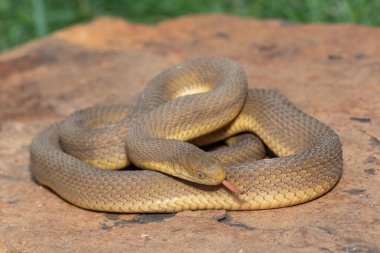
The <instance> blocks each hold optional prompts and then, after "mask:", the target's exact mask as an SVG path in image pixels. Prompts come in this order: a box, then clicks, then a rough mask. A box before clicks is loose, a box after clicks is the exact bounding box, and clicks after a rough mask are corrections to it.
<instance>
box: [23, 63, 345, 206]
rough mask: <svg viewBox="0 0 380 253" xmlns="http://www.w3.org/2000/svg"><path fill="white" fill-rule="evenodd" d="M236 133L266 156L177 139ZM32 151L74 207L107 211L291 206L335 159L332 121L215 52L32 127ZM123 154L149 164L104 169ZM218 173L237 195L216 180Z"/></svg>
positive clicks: (327, 174) (35, 169)
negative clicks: (131, 98)
mask: <svg viewBox="0 0 380 253" xmlns="http://www.w3.org/2000/svg"><path fill="white" fill-rule="evenodd" d="M244 132H252V133H255V134H256V135H257V136H258V137H259V138H260V139H261V140H262V141H263V142H264V143H265V145H266V148H267V149H268V150H270V152H271V153H272V154H273V155H274V157H273V158H266V159H261V160H255V161H252V160H250V161H243V162H242V161H240V162H236V163H231V162H230V161H229V160H228V159H226V160H223V158H221V159H217V158H215V157H214V156H213V155H210V154H208V153H206V152H204V151H202V150H201V149H199V148H197V147H196V146H195V145H192V144H189V143H187V142H185V141H190V142H191V143H193V144H196V145H204V144H209V142H210V140H212V141H219V140H222V139H224V138H226V137H229V136H233V135H234V134H237V133H244ZM30 153H31V170H32V173H33V175H34V177H35V178H36V179H37V181H38V182H40V183H41V184H43V185H46V186H48V187H49V188H51V189H53V190H54V191H55V192H56V193H57V194H59V195H60V196H61V197H63V198H64V199H66V200H67V201H69V202H71V203H73V204H75V205H77V206H80V207H83V208H87V209H92V210H99V211H111V212H137V213H141V212H177V211H181V210H187V209H191V210H197V209H226V210H253V209H266V208H276V207H284V206H290V205H295V204H299V203H303V202H306V201H309V200H312V199H315V198H317V197H319V196H321V195H323V194H324V193H326V192H327V191H329V190H330V189H331V188H332V187H333V186H334V185H335V184H336V183H337V181H338V180H339V178H340V175H341V173H342V167H343V161H342V147H341V142H340V139H339V137H338V136H337V134H336V133H335V132H334V131H333V130H332V129H331V128H329V127H328V126H326V125H325V124H323V123H321V122H319V121H318V120H316V119H314V118H312V117H310V116H308V115H307V114H305V113H303V112H302V111H300V110H299V109H297V108H296V107H295V106H294V105H292V104H291V103H290V102H289V101H288V100H287V99H285V98H284V97H282V96H281V95H279V94H278V93H276V92H274V91H271V90H261V89H255V90H247V82H246V77H245V74H244V71H243V70H242V69H241V67H240V66H239V65H238V64H236V63H234V62H231V61H229V60H226V59H223V58H201V59H198V60H194V61H190V62H187V63H183V64H179V65H177V66H175V67H173V68H171V69H169V70H166V71H164V72H162V73H161V74H160V75H158V76H157V77H156V78H154V79H153V80H152V81H151V82H150V83H149V84H148V86H147V88H146V89H145V90H144V92H143V93H142V94H141V95H140V97H139V99H138V102H137V105H136V106H134V107H126V106H108V107H95V108H92V109H87V110H83V111H79V112H77V113H74V114H73V115H71V116H69V117H68V118H67V119H65V120H63V121H62V122H58V123H54V124H52V125H51V126H49V127H48V128H47V129H45V130H43V131H42V132H40V133H39V134H37V135H36V137H35V138H34V139H33V141H32V144H31V147H30ZM68 153H70V154H68ZM222 153H223V152H222ZM258 153H260V152H258ZM260 155H261V156H262V155H263V154H260ZM260 155H259V156H260ZM82 160H84V161H86V162H84V161H82ZM131 162H132V163H133V164H135V165H138V166H139V167H142V168H147V169H151V170H107V169H119V168H122V167H124V166H126V165H129V164H130V163H131ZM91 164H92V165H91ZM93 165H95V166H96V167H99V168H96V167H94V166H93ZM161 172H165V173H169V174H170V175H172V176H168V175H164V174H162V173H161ZM173 176H174V177H173ZM225 177H226V178H227V180H228V181H229V182H230V183H231V184H233V185H234V186H236V187H237V188H239V189H244V190H246V192H245V194H243V195H235V194H233V193H232V192H230V191H229V190H227V189H226V188H225V187H223V186H222V185H220V183H221V182H222V181H223V180H224V179H225ZM187 180H190V181H193V182H190V181H187Z"/></svg>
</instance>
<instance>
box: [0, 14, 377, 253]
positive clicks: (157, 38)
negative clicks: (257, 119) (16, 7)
mask: <svg viewBox="0 0 380 253" xmlns="http://www.w3.org/2000/svg"><path fill="white" fill-rule="evenodd" d="M379 42H380V29H378V28H367V27H362V26H353V25H313V24H312V25H293V24H289V23H284V22H279V21H256V20H253V19H244V18H236V17H228V16H220V15H207V16H192V17H183V18H179V19H174V20H171V21H167V22H163V23H160V24H158V25H155V26H142V25H136V24H131V23H127V22H125V21H123V20H120V19H114V18H101V19H98V20H95V21H93V22H91V23H88V24H81V25H76V26H73V27H70V28H68V29H65V30H62V31H59V32H57V33H55V34H53V35H51V36H48V37H45V38H43V39H40V40H37V41H35V42H32V43H29V44H27V45H24V46H22V47H20V48H16V49H14V50H11V51H9V52H6V53H3V54H2V55H0V160H1V163H0V224H1V226H0V252H155V253H158V252H240V253H242V252H350V253H352V252H353V253H356V252H371V253H375V252H380V203H379V201H380V194H379V191H380V169H379V164H380V43H379ZM205 55H217V56H224V57H228V58H231V59H233V60H236V61H238V62H239V63H240V64H241V65H242V66H243V67H244V68H245V69H246V71H247V74H248V78H249V85H250V86H251V87H261V88H269V89H275V90H277V91H279V92H280V93H282V94H283V95H285V96H286V97H288V98H289V99H290V100H291V101H293V102H294V103H295V104H296V105H297V106H298V107H299V108H301V109H302V110H304V111H305V112H307V113H309V114H311V115H312V116H314V117H316V118H318V119H319V120H321V121H323V122H325V123H327V124H328V125H329V126H331V127H332V128H333V129H335V130H336V131H337V133H338V134H339V135H340V136H341V139H342V142H343V150H344V173H343V177H342V179H341V180H340V182H339V184H338V185H337V187H336V188H334V189H333V190H332V191H331V192H329V193H328V194H327V195H325V196H323V197H321V198H319V199H317V200H315V201H312V202H310V203H306V204H303V205H299V206H294V207H289V208H281V209H275V210H263V211H249V212H225V211H194V212H192V211H187V212H182V213H178V214H171V215H132V214H125V215H124V214H106V213H98V212H92V211H87V210H83V209H80V208H77V207H75V206H73V205H71V204H69V203H67V202H65V201H64V200H62V199H61V198H59V197H58V196H57V195H55V194H54V193H53V192H51V191H49V190H47V189H46V188H44V187H41V186H39V185H38V184H36V183H35V182H34V181H33V179H32V178H31V174H30V170H29V152H28V147H29V144H30V141H31V139H32V137H33V136H34V135H35V134H36V133H37V132H38V131H40V130H41V129H42V128H44V127H46V126H47V125H48V124H49V123H51V122H53V121H56V120H59V119H62V118H63V117H64V116H65V115H67V114H69V113H71V112H73V111H75V110H78V109H80V108H84V107H87V106H91V105H95V104H111V103H132V104H133V103H134V101H135V100H136V97H137V94H138V93H139V92H140V91H141V90H142V89H143V88H144V86H145V84H146V82H147V81H148V80H149V79H150V78H152V77H153V76H155V75H156V74H157V73H158V72H159V71H161V70H162V69H164V68H166V67H169V66H171V65H172V64H174V63H177V62H180V61H183V60H187V59H192V58H195V57H199V56H205Z"/></svg>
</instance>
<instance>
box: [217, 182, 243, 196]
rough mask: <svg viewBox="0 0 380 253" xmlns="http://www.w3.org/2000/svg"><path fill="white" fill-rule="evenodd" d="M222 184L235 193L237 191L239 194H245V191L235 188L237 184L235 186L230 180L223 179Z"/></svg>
mask: <svg viewBox="0 0 380 253" xmlns="http://www.w3.org/2000/svg"><path fill="white" fill-rule="evenodd" d="M222 184H223V185H224V186H225V187H226V188H227V189H228V190H230V191H232V192H233V193H236V194H239V195H242V194H244V191H240V190H238V189H236V188H235V186H233V185H232V184H231V183H230V182H228V181H227V180H223V181H222Z"/></svg>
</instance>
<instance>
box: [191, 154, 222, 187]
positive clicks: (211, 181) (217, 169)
mask: <svg viewBox="0 0 380 253" xmlns="http://www.w3.org/2000/svg"><path fill="white" fill-rule="evenodd" d="M185 155H186V172H187V174H188V176H189V177H186V178H185V179H187V180H190V181H193V182H196V183H199V184H205V185H218V184H220V183H222V182H223V180H224V179H225V178H226V171H225V169H224V167H223V166H222V164H221V162H220V161H219V159H217V158H215V157H213V156H210V155H209V154H207V153H206V152H204V151H202V150H199V152H197V151H195V152H194V151H193V152H189V153H187V154H185Z"/></svg>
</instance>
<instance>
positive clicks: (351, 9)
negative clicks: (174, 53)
mask: <svg viewBox="0 0 380 253" xmlns="http://www.w3.org/2000/svg"><path fill="white" fill-rule="evenodd" d="M211 12H214V13H215V12H217V13H229V14H235V15H241V16H253V17H257V18H261V19H283V20H288V21H291V22H319V23H325V22H329V23H335V22H339V23H340V22H344V23H357V24H364V25H370V26H378V25H380V0H229V1H228V0H108V1H107V0H92V1H91V0H69V1H62V0H26V1H24V0H0V50H5V49H8V48H10V47H13V46H15V45H17V44H20V43H23V42H26V41H28V40H31V39H33V38H36V37H39V36H43V35H46V34H48V33H49V32H52V31H54V30H57V29H60V28H62V27H65V26H68V25H71V24H74V23H77V22H82V21H86V20H91V19H93V18H94V17H97V16H102V15H112V16H119V17H123V18H125V19H127V20H129V21H132V22H139V23H148V24H152V23H156V22H160V21H162V20H165V19H169V18H173V17H177V16H180V15H186V14H192V13H211Z"/></svg>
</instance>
